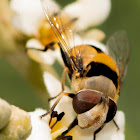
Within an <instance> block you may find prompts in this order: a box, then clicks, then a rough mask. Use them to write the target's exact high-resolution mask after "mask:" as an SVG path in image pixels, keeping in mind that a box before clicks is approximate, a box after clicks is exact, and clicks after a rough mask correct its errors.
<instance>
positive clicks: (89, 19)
mask: <svg viewBox="0 0 140 140" xmlns="http://www.w3.org/2000/svg"><path fill="white" fill-rule="evenodd" d="M46 1H47V4H49V5H51V6H49V8H50V9H52V12H55V10H56V11H57V10H58V9H60V6H59V5H58V4H57V3H56V2H54V1H52V0H46ZM11 8H12V10H13V12H14V17H13V24H14V26H15V27H16V28H17V29H18V30H19V31H21V32H22V33H23V34H25V35H27V36H29V37H30V38H31V39H29V40H28V42H27V44H26V47H27V48H28V49H29V48H30V49H29V50H28V54H29V56H30V57H31V58H32V59H34V60H36V61H38V62H40V63H44V64H47V65H52V64H54V62H55V60H56V59H57V60H58V61H59V62H60V64H63V61H62V58H61V55H60V51H59V48H56V49H55V50H51V49H48V50H47V52H41V51H37V50H33V49H31V48H36V49H43V48H44V44H43V43H42V42H41V39H40V38H39V36H40V28H41V26H42V23H43V22H44V21H45V20H46V18H45V16H44V14H43V10H42V7H41V4H40V0H11ZM110 9H111V2H110V0H77V1H76V2H74V3H71V4H70V5H67V6H66V7H64V9H63V10H62V12H65V13H67V14H68V15H70V16H71V17H75V16H76V17H78V21H77V22H76V25H75V29H77V30H78V31H81V30H82V31H83V30H86V29H87V28H88V27H90V26H95V25H99V24H101V23H102V22H103V21H104V20H105V19H106V18H107V17H108V15H109V13H110ZM45 26H48V25H45ZM49 33H50V32H47V34H49ZM49 35H50V34H49ZM104 36H105V34H104V33H103V32H102V31H100V30H97V29H93V30H91V31H89V32H88V33H87V35H85V38H86V40H84V41H83V40H82V39H81V38H80V36H79V35H76V36H75V40H74V41H75V42H74V44H76V45H77V44H83V43H86V44H89V43H90V44H92V45H96V44H98V46H99V47H100V48H102V50H103V51H105V52H107V50H105V47H104V45H103V44H102V43H100V42H99V41H101V40H103V39H104ZM91 40H92V41H91ZM44 82H45V84H46V87H47V90H48V92H49V94H50V96H51V97H53V96H56V95H57V94H58V93H60V92H61V83H60V81H58V80H57V79H56V78H55V77H54V76H53V75H51V74H50V73H48V72H45V73H44ZM54 87H55V88H54ZM66 89H68V88H67V87H66ZM68 90H69V89H68ZM53 103H54V100H53V101H51V106H52V105H53ZM56 110H57V111H58V113H61V112H65V115H64V118H63V119H62V121H61V123H60V124H59V125H58V128H59V129H56V130H53V132H52V131H51V129H50V127H49V117H50V116H47V117H44V118H43V119H42V120H41V119H40V118H39V116H40V115H42V114H43V113H44V112H45V111H44V110H42V109H37V110H36V111H34V112H31V113H29V114H30V115H31V123H32V132H31V135H30V136H29V137H28V139H27V140H38V139H41V140H46V139H47V140H52V139H55V138H56V137H57V136H59V135H60V134H61V133H62V132H64V131H65V130H66V129H67V128H68V125H69V124H70V122H72V121H73V119H74V118H75V116H76V114H75V112H74V110H73V107H72V100H71V99H70V98H69V97H66V96H64V97H63V98H62V99H61V101H60V102H59V103H58V105H57V107H56ZM115 121H116V123H117V124H118V126H119V128H120V129H119V130H117V128H116V127H115V125H114V123H113V122H112V121H111V122H109V123H107V124H106V126H105V127H104V128H103V129H102V130H101V132H99V133H98V134H97V140H102V139H104V138H105V139H107V140H124V122H125V119H124V114H123V112H121V111H118V112H117V114H116V116H115ZM70 133H71V134H72V136H73V138H74V140H85V139H86V140H92V139H93V131H92V129H90V128H89V129H88V128H87V129H81V128H80V127H79V126H76V127H75V128H73V129H72V130H71V132H70Z"/></svg>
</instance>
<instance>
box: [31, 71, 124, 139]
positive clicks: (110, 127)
mask: <svg viewBox="0 0 140 140" xmlns="http://www.w3.org/2000/svg"><path fill="white" fill-rule="evenodd" d="M44 81H45V84H46V87H47V90H48V92H49V94H50V96H51V97H53V96H56V95H57V94H58V93H59V92H60V91H61V83H60V81H59V80H57V79H56V78H55V77H54V76H52V75H51V74H50V73H48V72H45V73H44ZM53 103H54V101H51V106H52V104H53ZM55 110H57V111H58V113H61V112H63V111H64V112H65V115H64V117H63V119H62V120H61V121H60V122H59V124H58V125H57V128H55V130H53V132H52V133H51V131H50V128H49V125H48V119H49V116H47V117H45V118H43V120H40V119H39V117H38V116H39V115H42V114H43V113H44V111H42V110H36V111H35V112H33V113H30V114H31V122H32V134H31V135H30V137H29V138H28V140H37V138H39V136H40V137H41V140H46V138H47V140H52V139H55V138H56V137H57V136H59V135H60V134H61V133H62V132H64V131H65V130H66V129H67V128H68V125H69V124H70V122H72V121H73V119H74V118H75V116H76V114H75V112H74V110H73V107H72V99H71V98H69V97H67V96H64V97H63V98H62V99H61V101H60V102H59V103H58V105H57V107H56V109H55ZM114 119H115V121H116V123H117V124H118V126H119V128H120V129H119V130H117V127H116V126H115V125H114V123H113V121H111V122H109V123H107V124H106V125H105V127H104V128H103V129H102V130H101V131H100V132H99V133H98V134H97V135H96V140H103V139H107V140H124V139H125V136H124V125H125V124H124V123H125V118H124V113H123V112H122V111H117V114H116V116H115V118H114ZM69 134H70V135H72V136H73V140H85V139H86V140H92V139H93V130H92V129H90V128H86V129H81V128H80V127H79V126H76V127H74V128H73V129H72V130H71V131H70V132H69Z"/></svg>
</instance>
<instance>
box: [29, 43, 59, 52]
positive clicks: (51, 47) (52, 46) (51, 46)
mask: <svg viewBox="0 0 140 140" xmlns="http://www.w3.org/2000/svg"><path fill="white" fill-rule="evenodd" d="M55 44H58V42H57V41H54V42H51V43H49V44H47V45H46V46H45V47H44V48H43V49H38V48H27V50H37V51H42V52H46V51H47V50H48V49H51V50H54V49H55V48H54V45H55Z"/></svg>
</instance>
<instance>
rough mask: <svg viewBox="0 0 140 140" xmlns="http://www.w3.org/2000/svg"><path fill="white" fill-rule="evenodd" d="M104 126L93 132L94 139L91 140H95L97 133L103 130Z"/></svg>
mask: <svg viewBox="0 0 140 140" xmlns="http://www.w3.org/2000/svg"><path fill="white" fill-rule="evenodd" d="M104 126H105V125H104V124H103V125H102V126H101V127H100V128H99V129H98V130H96V131H95V132H94V138H93V140H96V134H97V133H99V132H100V131H101V130H102V128H103V127H104Z"/></svg>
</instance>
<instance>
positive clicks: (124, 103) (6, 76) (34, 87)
mask: <svg viewBox="0 0 140 140" xmlns="http://www.w3.org/2000/svg"><path fill="white" fill-rule="evenodd" d="M6 1H8V0H1V5H0V8H1V9H2V10H1V12H0V19H4V20H0V97H1V98H3V99H5V100H7V101H8V102H9V103H11V104H14V105H16V106H19V107H20V108H22V109H24V110H27V111H33V110H34V109H35V108H37V107H41V108H44V109H46V108H48V106H47V98H48V97H47V92H46V89H45V86H44V84H43V78H42V71H41V69H40V68H39V66H38V64H37V63H35V62H33V61H32V60H31V59H29V58H28V56H27V55H26V53H25V50H24V45H23V46H22V45H21V44H20V46H21V47H20V49H19V50H15V49H16V47H15V45H18V42H19V40H20V42H22V43H23V44H24V43H25V42H24V40H22V37H21V38H18V40H14V39H13V36H17V33H15V31H14V30H13V28H12V27H11V26H10V22H9V24H8V23H7V22H6V21H9V17H10V10H9V8H8V5H6ZM58 2H60V4H61V5H62V6H64V5H66V4H67V3H69V2H70V0H67V1H66V0H58ZM139 14H140V1H139V0H133V1H130V0H117V1H116V0H112V10H111V13H110V16H109V17H108V19H107V20H106V21H105V22H104V23H103V24H102V25H100V26H98V28H99V29H101V30H103V31H104V32H105V33H106V35H107V37H108V36H109V35H111V34H112V33H114V32H115V31H117V30H120V29H124V30H126V31H127V33H128V37H129V40H130V45H131V59H130V63H129V68H128V73H127V76H126V79H125V82H124V84H123V88H122V90H121V95H120V98H119V102H118V109H119V110H122V111H124V113H125V116H126V131H125V132H126V140H139V139H140V133H139V130H140V128H139V126H140V110H139V107H140V101H139V98H140V95H139V94H140V84H139V81H140V56H139V51H140V47H139V44H140V43H139V41H140V39H139V37H140V15H139ZM1 21H2V22H1ZM15 42H16V44H15ZM5 48H7V49H5ZM15 60H16V61H15ZM25 60H26V61H25ZM19 64H20V67H19Z"/></svg>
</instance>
